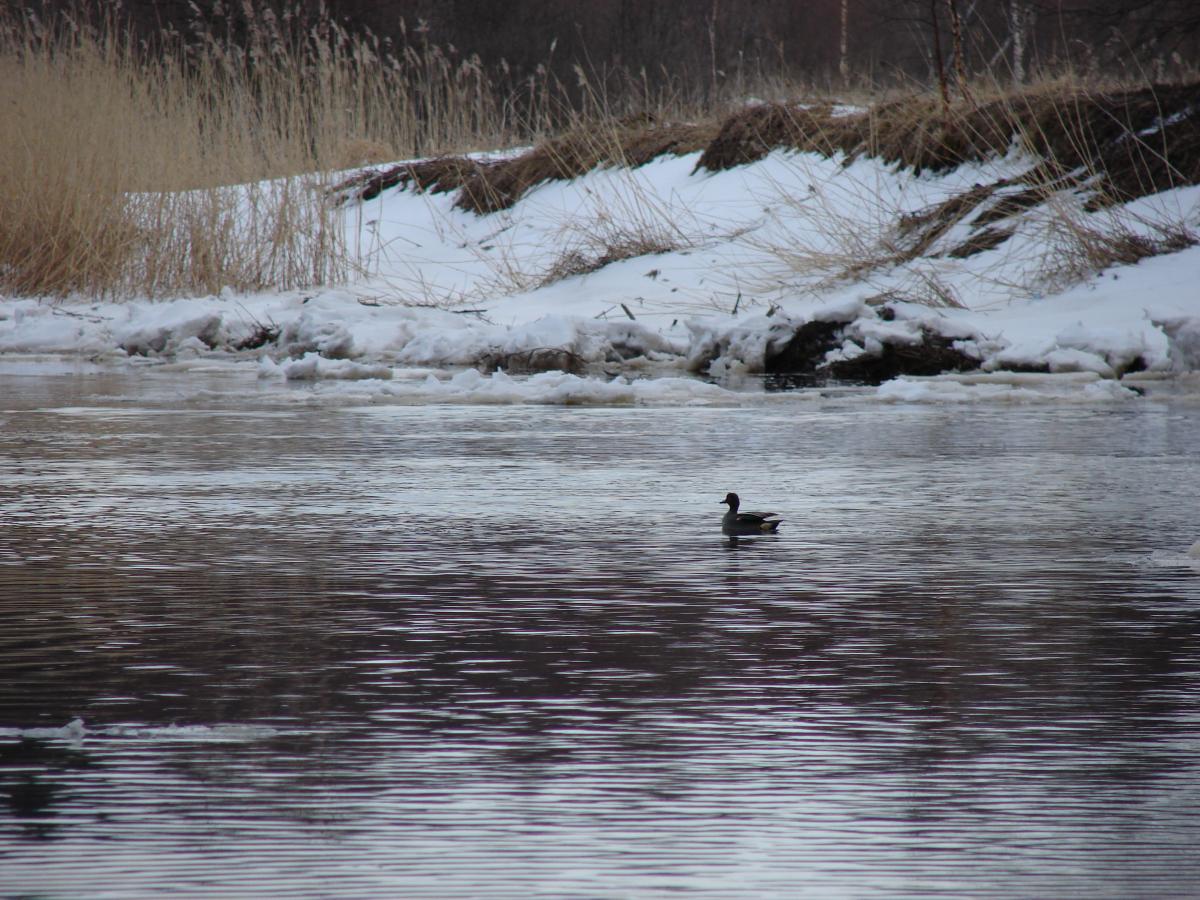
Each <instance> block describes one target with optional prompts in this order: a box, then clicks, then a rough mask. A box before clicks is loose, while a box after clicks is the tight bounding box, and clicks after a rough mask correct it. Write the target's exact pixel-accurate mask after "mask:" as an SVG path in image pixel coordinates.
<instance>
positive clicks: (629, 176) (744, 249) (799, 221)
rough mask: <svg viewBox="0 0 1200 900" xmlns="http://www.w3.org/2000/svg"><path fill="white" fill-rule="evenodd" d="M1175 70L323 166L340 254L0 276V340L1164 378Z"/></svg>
mask: <svg viewBox="0 0 1200 900" xmlns="http://www.w3.org/2000/svg"><path fill="white" fill-rule="evenodd" d="M1198 96H1200V89H1198V88H1197V86H1191V87H1178V86H1177V87H1173V88H1170V89H1169V90H1168V89H1163V90H1160V91H1153V90H1150V89H1145V90H1141V91H1126V92H1123V93H1112V94H1104V93H1097V94H1082V93H1072V92H1071V91H1064V90H1059V91H1057V92H1050V93H1045V94H1044V95H1043V94H1038V95H1033V94H1030V95H1028V96H1023V97H1016V98H1014V97H1011V96H1009V97H1006V98H1003V99H1000V98H997V99H994V100H990V101H983V100H973V101H972V102H971V104H969V105H960V106H959V107H956V108H955V109H954V110H952V111H949V112H947V111H946V110H940V109H939V108H937V107H936V106H928V104H926V106H922V105H921V102H924V101H921V102H918V100H917V99H912V100H910V101H908V103H907V105H906V104H905V103H903V102H893V103H891V104H884V105H882V106H880V107H876V108H859V107H853V106H844V105H842V106H838V105H834V104H824V105H820V106H812V105H807V104H797V105H793V106H785V105H779V104H760V105H752V106H749V107H747V108H746V109H745V110H744V111H742V112H741V113H738V114H735V115H734V116H732V117H729V118H727V119H726V120H725V121H724V122H722V123H720V125H719V127H713V125H712V124H711V123H710V125H709V126H704V127H702V126H699V125H693V126H688V127H684V126H675V125H670V124H667V123H661V122H656V121H653V120H648V119H647V120H640V121H637V122H621V123H615V124H613V125H612V126H611V127H609V128H607V130H606V129H597V130H595V131H593V132H591V133H589V134H587V135H582V134H579V133H574V134H568V135H564V136H561V137H559V138H556V139H554V140H552V141H548V142H545V143H542V144H539V145H537V146H535V147H532V148H529V149H528V150H525V151H521V152H507V153H504V154H496V155H488V154H480V155H474V156H470V157H459V158H451V159H438V160H425V161H416V162H412V163H405V164H398V165H381V166H373V167H371V168H369V169H365V170H360V171H358V172H355V173H348V174H347V173H343V174H342V175H340V176H338V177H337V178H332V177H328V176H326V177H322V178H319V179H314V181H313V182H312V184H311V185H310V189H311V190H320V191H324V192H326V198H327V202H329V203H335V204H336V205H337V216H338V227H339V228H340V229H341V234H340V239H341V240H342V241H344V247H345V252H346V262H347V270H348V271H350V272H352V273H353V276H352V277H350V278H349V279H347V283H345V284H341V285H338V286H329V287H315V288H310V289H296V290H288V291H266V292H239V291H234V290H232V289H226V290H224V291H222V292H220V293H218V294H215V295H210V296H201V297H187V298H178V299H173V300H155V301H151V300H148V299H144V300H139V299H137V298H136V297H135V298H132V299H130V298H121V299H119V300H116V299H114V300H111V301H101V302H97V301H93V300H89V299H86V298H80V297H71V298H67V299H65V300H53V301H52V300H47V299H42V298H19V297H0V352H5V353H26V354H28V353H35V354H67V355H72V356H81V357H86V358H89V359H94V360H97V361H102V362H104V363H106V364H116V365H120V364H124V363H127V362H129V361H131V360H132V361H146V360H152V361H159V362H168V361H178V360H181V359H183V360H186V359H190V358H204V359H208V360H214V361H215V360H221V361H223V362H227V363H229V364H231V365H238V366H242V365H253V366H256V367H258V370H259V371H260V372H261V374H262V375H263V376H264V377H268V378H282V379H290V380H293V381H295V380H321V379H338V380H344V379H357V380H375V381H380V382H383V381H387V380H390V379H391V378H392V376H394V375H397V374H401V375H402V374H403V372H404V370H411V369H413V368H414V367H415V368H424V369H436V370H439V371H443V372H445V371H450V372H452V371H456V370H461V369H464V368H472V369H475V370H478V371H479V372H481V373H483V374H484V375H485V376H488V375H490V374H491V373H494V372H497V371H503V372H504V373H506V374H507V375H508V376H513V375H516V376H520V375H527V374H533V373H538V372H551V371H560V372H563V373H568V374H570V375H572V376H575V377H577V378H584V379H597V380H599V381H600V382H605V381H610V380H611V379H612V378H613V377H615V376H621V377H622V378H624V379H626V380H629V379H636V378H639V377H646V376H651V377H662V376H683V375H700V376H703V377H705V378H707V379H709V380H713V381H716V382H718V383H722V382H727V381H728V380H729V379H731V378H737V377H741V376H748V375H750V376H753V375H758V374H770V375H781V376H788V377H789V378H791V379H793V383H796V384H823V383H829V382H835V383H844V382H849V383H856V384H865V385H883V386H885V387H886V386H887V385H888V383H889V382H891V381H892V380H893V379H896V378H901V377H905V376H914V375H915V376H932V375H939V374H942V373H946V372H974V373H982V374H989V373H991V374H994V373H1005V372H1012V373H1047V374H1071V373H1088V374H1089V375H1092V376H1095V377H1096V378H1098V379H1101V380H1107V381H1110V382H1112V383H1113V384H1114V385H1115V386H1120V385H1121V384H1122V381H1121V379H1122V378H1126V379H1128V378H1129V377H1131V376H1134V375H1137V376H1138V377H1140V378H1141V379H1143V380H1145V379H1146V378H1147V377H1153V378H1164V377H1169V376H1172V375H1177V374H1179V373H1186V372H1191V371H1194V370H1196V369H1197V368H1198V367H1200V290H1197V288H1196V284H1195V275H1196V273H1197V272H1198V271H1200V247H1198V246H1197V245H1196V235H1197V233H1200V187H1197V186H1196V182H1197V181H1198V180H1200V101H1198V100H1197V99H1196V98H1197V97H1198ZM1164 104H1166V105H1164ZM926 107H928V108H926ZM1006 117H1007V118H1006ZM1105 123H1107V127H1103V128H1102V126H1103V125H1104V124H1105ZM902 126H903V127H902ZM905 128H907V129H908V130H907V131H905V130H904V129H905ZM1006 133H1007V135H1008V137H1007V140H1005V138H1004V135H1005V134H1006ZM938 148H940V149H938ZM935 151H936V152H935ZM993 380H994V379H993ZM961 381H962V383H968V381H969V380H961ZM1086 381H1087V382H1088V383H1090V379H1088V380H1086ZM971 383H980V380H979V379H978V378H977V379H976V380H975V382H971ZM888 390H890V391H892V393H895V390H894V388H889V389H888ZM884 393H887V391H885V392H884ZM900 393H901V394H903V393H905V392H900ZM1130 393H1132V392H1130ZM1123 395H1124V393H1123V392H1122V391H1107V392H1106V393H1105V396H1123Z"/></svg>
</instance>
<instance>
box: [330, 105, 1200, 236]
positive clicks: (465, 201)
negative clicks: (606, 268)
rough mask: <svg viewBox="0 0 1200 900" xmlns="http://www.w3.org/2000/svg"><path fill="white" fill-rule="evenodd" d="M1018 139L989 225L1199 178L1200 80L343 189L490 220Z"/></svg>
mask: <svg viewBox="0 0 1200 900" xmlns="http://www.w3.org/2000/svg"><path fill="white" fill-rule="evenodd" d="M1014 143H1017V144H1020V145H1022V146H1024V147H1025V148H1026V149H1027V150H1028V151H1029V152H1031V153H1033V154H1036V155H1037V156H1040V157H1041V158H1042V159H1043V160H1045V163H1044V165H1043V166H1039V167H1038V169H1037V170H1035V172H1034V173H1031V175H1030V176H1029V177H1027V178H1026V179H1025V182H1026V184H1027V185H1028V190H1029V193H1016V194H1009V195H1008V196H1006V197H1004V198H1003V199H1002V200H1001V201H1000V202H998V203H996V204H995V205H994V206H991V207H989V209H988V210H986V211H984V212H982V213H981V214H980V219H979V221H978V224H979V225H980V226H984V225H987V224H989V223H991V222H993V221H996V220H998V219H1000V218H1004V217H1007V216H1009V215H1012V214H1014V213H1016V212H1019V211H1020V210H1021V209H1024V208H1027V207H1028V206H1032V205H1036V203H1037V202H1040V198H1041V197H1043V196H1044V191H1045V189H1046V187H1047V185H1049V184H1051V183H1054V182H1058V183H1059V184H1060V185H1061V186H1062V187H1068V186H1079V185H1082V184H1084V183H1085V182H1086V183H1087V184H1088V186H1089V188H1090V189H1092V190H1093V191H1094V194H1093V199H1092V201H1091V204H1092V208H1099V207H1100V206H1103V205H1105V204H1107V203H1113V202H1120V201H1121V200H1124V199H1129V198H1131V197H1136V196H1142V195H1145V194H1148V193H1154V192H1157V191H1162V190H1166V189H1168V188H1171V187H1177V186H1180V185H1185V184H1196V183H1200V82H1195V83H1191V84H1183V85H1165V86H1149V87H1144V88H1139V89H1122V90H1113V91H1096V90H1085V89H1083V88H1078V87H1073V86H1069V87H1063V86H1058V85H1054V84H1050V85H1046V86H1042V87H1039V88H1035V89H1031V90H1029V91H1027V92H1025V93H1021V94H1015V95H1014V94H998V95H996V96H994V97H992V98H990V99H986V100H982V101H980V102H966V101H959V102H958V103H957V104H955V105H952V106H951V107H949V108H948V109H947V108H945V107H943V106H942V104H941V103H940V102H939V101H938V99H937V98H936V97H935V96H931V95H924V94H919V95H914V96H910V97H906V98H903V99H899V100H894V101H889V102H885V103H882V104H880V105H878V106H875V107H873V108H871V109H869V110H867V111H865V112H862V113H857V114H851V115H845V114H835V111H834V109H833V107H832V106H830V105H829V104H827V103H825V104H815V105H788V104H780V103H770V104H760V105H755V106H751V107H747V108H746V109H744V110H741V111H739V112H737V113H735V114H734V115H732V116H729V117H727V118H726V119H725V120H724V121H723V122H719V123H718V122H716V121H710V122H702V123H698V124H677V123H661V122H658V121H655V120H653V119H652V118H651V117H648V116H640V117H630V118H626V119H622V120H618V121H615V122H610V123H605V124H600V125H597V124H595V123H590V124H587V125H580V126H577V127H575V128H573V129H572V130H570V131H568V132H566V133H564V134H562V135H560V136H558V137H555V138H552V139H549V140H546V141H543V142H541V143H539V144H538V145H536V146H535V147H533V148H532V149H530V150H528V151H527V152H525V153H522V154H520V155H518V156H514V157H512V158H510V159H505V160H497V161H491V162H476V161H473V160H469V159H466V158H462V157H446V158H440V159H432V160H428V161H424V162H418V163H406V164H404V165H402V166H396V167H393V168H392V169H388V170H385V171H383V172H372V173H369V174H366V175H363V176H358V177H357V178H355V179H352V180H351V181H350V182H347V183H345V184H343V185H341V186H339V187H340V188H341V189H342V190H343V191H344V192H345V191H349V192H352V193H353V194H354V195H355V196H358V197H361V198H363V199H369V198H371V197H373V196H375V195H376V194H378V193H379V191H381V190H386V189H387V188H389V187H394V186H397V185H400V186H406V185H408V184H414V185H416V186H417V187H418V188H420V189H422V190H433V191H448V190H458V191H459V196H458V198H457V200H456V205H457V206H458V207H459V208H460V209H464V210H469V211H472V212H476V213H479V214H484V213H490V212H496V211H499V210H502V209H507V208H509V207H511V206H512V205H513V204H514V203H515V202H516V201H517V200H518V199H520V198H521V197H522V196H523V195H524V194H525V192H526V191H528V190H529V189H530V188H531V187H532V186H534V185H536V184H540V183H542V182H544V181H551V180H556V179H560V180H565V179H572V178H577V177H579V176H580V175H583V174H585V173H586V172H589V171H591V170H592V169H594V168H597V167H602V166H613V165H620V166H631V167H635V166H640V165H643V164H645V163H647V162H649V161H650V160H652V159H655V158H657V157H659V156H662V155H664V154H671V155H675V156H682V155H686V154H689V153H694V152H696V151H698V150H702V151H703V153H702V154H701V156H700V159H699V161H698V162H697V164H696V167H697V169H700V170H705V171H710V172H716V171H721V170H723V169H728V168H731V167H733V166H737V165H742V164H745V163H748V162H754V161H755V160H758V159H761V158H762V157H763V156H765V155H766V154H767V153H769V152H770V151H772V150H774V149H779V148H791V149H795V150H802V151H809V152H816V153H821V154H825V155H833V154H836V153H842V154H844V155H845V158H846V159H847V161H849V160H853V159H855V158H857V157H859V156H864V155H865V156H872V157H876V158H880V159H883V160H885V161H887V162H891V163H894V164H896V165H900V166H903V167H907V168H911V169H913V170H914V171H915V172H918V173H920V172H922V171H927V170H928V171H942V170H945V169H948V168H951V167H953V166H956V165H959V164H961V163H963V162H968V161H979V160H983V159H986V158H987V157H989V156H993V155H1001V154H1004V153H1006V152H1007V151H1008V150H1009V149H1010V148H1011V147H1012V146H1013V145H1014ZM1035 180H1036V181H1037V182H1038V184H1036V185H1035V184H1034V183H1033V182H1034V181H1035ZM1000 186H1002V185H1001V184H999V183H998V184H996V185H993V186H992V187H993V188H995V187H1000ZM985 193H986V192H985ZM983 199H986V197H978V196H975V195H972V196H971V197H968V198H966V201H970V200H976V202H979V201H981V200H983ZM943 212H947V213H949V212H951V211H950V210H945V211H943ZM956 215H957V213H956ZM961 218H962V216H961V215H958V216H957V218H956V219H955V221H957V220H958V219H961Z"/></svg>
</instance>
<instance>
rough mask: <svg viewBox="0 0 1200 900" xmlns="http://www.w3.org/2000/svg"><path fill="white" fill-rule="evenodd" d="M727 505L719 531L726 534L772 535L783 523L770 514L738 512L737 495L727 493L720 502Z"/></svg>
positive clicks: (738, 502)
mask: <svg viewBox="0 0 1200 900" xmlns="http://www.w3.org/2000/svg"><path fill="white" fill-rule="evenodd" d="M721 502H722V503H727V504H728V505H729V512H727V513H725V515H724V516H723V517H722V518H721V530H722V531H724V532H725V533H726V534H764V533H765V534H774V533H775V530H776V529H777V528H779V523H780V522H782V521H783V519H781V518H780V517H779V516H778V515H776V514H775V513H770V512H738V507H739V506H741V504H742V501H741V500H739V499H738V495H737V494H734V493H729V494H726V495H725V499H724V500H722V501H721Z"/></svg>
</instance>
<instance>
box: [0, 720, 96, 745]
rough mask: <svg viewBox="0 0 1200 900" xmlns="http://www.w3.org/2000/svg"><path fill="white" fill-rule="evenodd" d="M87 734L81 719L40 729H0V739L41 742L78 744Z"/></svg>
mask: <svg viewBox="0 0 1200 900" xmlns="http://www.w3.org/2000/svg"><path fill="white" fill-rule="evenodd" d="M87 733H88V730H87V728H86V727H85V726H84V724H83V719H80V718H78V717H76V718H74V719H72V720H71V721H70V722H68V723H67V724H66V725H62V726H59V727H41V728H0V737H16V738H40V739H41V740H52V741H53V740H58V741H71V742H73V743H78V742H79V741H82V740H83V738H84V736H85V735H86V734H87Z"/></svg>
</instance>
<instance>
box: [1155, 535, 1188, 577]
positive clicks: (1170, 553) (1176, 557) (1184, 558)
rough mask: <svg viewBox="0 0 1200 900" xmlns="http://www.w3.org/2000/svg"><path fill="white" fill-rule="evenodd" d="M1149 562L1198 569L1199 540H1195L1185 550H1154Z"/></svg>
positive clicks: (1157, 564)
mask: <svg viewBox="0 0 1200 900" xmlns="http://www.w3.org/2000/svg"><path fill="white" fill-rule="evenodd" d="M1150 562H1151V563H1153V564H1154V565H1156V566H1184V567H1186V568H1189V569H1196V570H1200V541H1196V542H1195V543H1194V544H1192V546H1190V547H1188V549H1187V550H1186V551H1184V552H1183V553H1180V552H1179V551H1177V550H1155V551H1154V552H1153V553H1151V554H1150Z"/></svg>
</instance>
